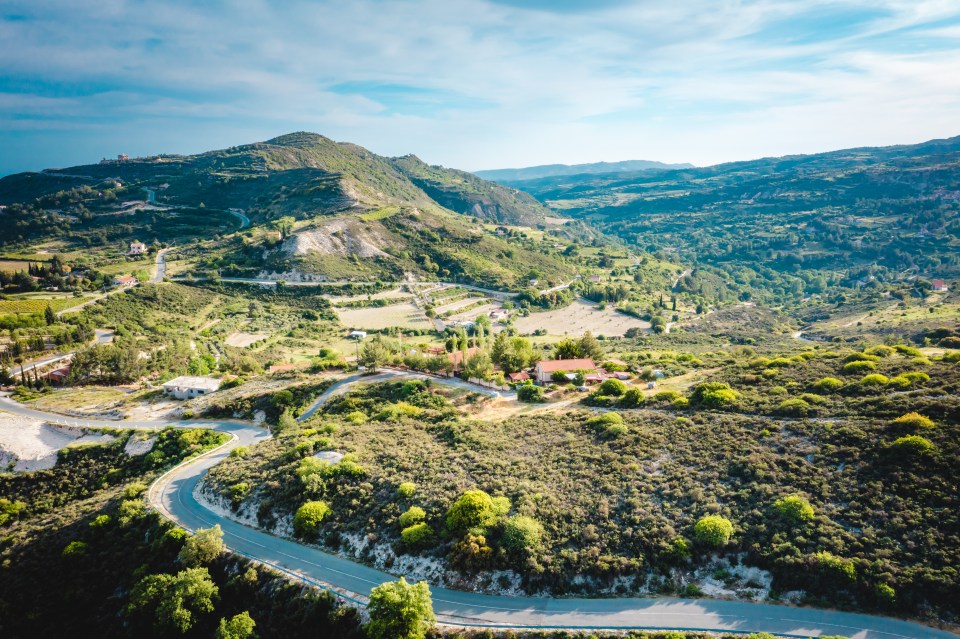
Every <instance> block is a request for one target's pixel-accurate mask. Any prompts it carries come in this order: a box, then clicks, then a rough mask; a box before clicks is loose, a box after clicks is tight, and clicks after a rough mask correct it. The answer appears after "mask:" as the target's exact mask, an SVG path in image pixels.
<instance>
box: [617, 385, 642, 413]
mask: <svg viewBox="0 0 960 639" xmlns="http://www.w3.org/2000/svg"><path fill="white" fill-rule="evenodd" d="M644 401H645V400H644V397H643V393H642V392H641V391H640V389H639V388H628V389H627V392H625V393H624V394H623V396H622V397H621V398H620V406H623V407H624V408H637V407H638V406H643V404H644Z"/></svg>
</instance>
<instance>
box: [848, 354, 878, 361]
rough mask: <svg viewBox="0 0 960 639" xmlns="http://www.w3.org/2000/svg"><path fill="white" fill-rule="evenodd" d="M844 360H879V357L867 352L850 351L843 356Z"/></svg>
mask: <svg viewBox="0 0 960 639" xmlns="http://www.w3.org/2000/svg"><path fill="white" fill-rule="evenodd" d="M843 361H844V362H851V363H852V362H879V361H880V358H879V357H877V356H876V355H870V354H869V353H852V354H850V355H847V356H846V357H844V358H843Z"/></svg>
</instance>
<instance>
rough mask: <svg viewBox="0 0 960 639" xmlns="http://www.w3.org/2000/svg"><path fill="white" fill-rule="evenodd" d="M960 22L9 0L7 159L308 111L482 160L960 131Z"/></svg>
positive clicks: (453, 4) (363, 133)
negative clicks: (58, 143)
mask: <svg viewBox="0 0 960 639" xmlns="http://www.w3.org/2000/svg"><path fill="white" fill-rule="evenodd" d="M958 29H960V7H958V6H957V4H956V2H953V1H950V0H879V1H874V0H808V1H805V2H795V1H792V0H739V1H736V0H734V1H732V2H722V3H717V2H714V1H710V0H690V1H688V2H682V3H680V2H670V3H668V2H659V1H653V0H650V1H642V2H626V1H618V0H606V1H603V2H598V1H597V0H594V1H592V2H583V1H580V0H559V1H558V0H551V1H549V2H548V1H547V0H543V1H540V0H537V1H536V2H531V1H526V0H524V1H523V2H520V1H519V0H515V1H514V0H500V1H498V2H484V1H479V0H470V1H468V0H423V1H404V2H388V1H384V0H354V1H352V2H349V3H332V2H308V1H292V2H284V3H269V2H266V1H261V0H211V1H209V2H204V3H199V2H189V1H187V0H169V1H167V2H164V3H151V2H140V1H135V0H102V1H100V2H97V3H76V2H69V1H68V0H34V1H30V2H27V1H24V0H13V1H12V2H6V3H4V4H3V5H0V145H2V146H3V147H4V148H5V149H8V150H9V152H4V153H3V154H2V159H0V173H5V172H10V171H14V170H22V169H27V168H40V167H43V166H47V165H53V164H63V163H74V162H82V161H93V160H96V159H98V158H99V157H100V156H103V155H112V154H114V153H116V152H119V151H127V152H131V153H152V152H160V151H181V152H190V151H200V150H204V149H207V148H212V147H217V146H227V145H232V144H238V143H242V142H247V141H253V140H257V139H263V138H266V137H271V136H273V135H276V134H279V133H282V132H286V131H290V130H297V129H308V130H315V131H318V132H321V133H324V134H326V135H329V136H331V137H334V138H337V139H344V140H350V141H355V142H357V143H360V144H363V145H364V146H367V147H369V148H371V149H372V150H374V151H377V152H380V153H386V154H402V153H406V152H415V153H417V154H418V155H420V156H421V157H424V158H425V159H427V160H428V161H432V162H438V163H443V164H447V165H452V166H458V167H462V168H468V169H473V168H485V167H496V166H504V165H511V166H516V165H522V164H532V163H543V162H554V161H558V162H581V161H595V160H616V159H627V158H650V159H660V160H666V161H693V162H697V163H710V162H716V161H723V160H730V159H741V158H747V157H753V156H757V155H764V154H784V153H793V152H810V151H816V150H820V149H826V148H838V147H843V146H852V145H862V144H886V143H897V142H910V141H919V140H922V139H926V138H931V137H942V136H946V135H955V134H958V133H960V118H958V117H957V116H956V114H957V113H960V90H958V89H960V86H958V84H960V31H958ZM56 139H60V140H62V143H61V144H60V145H57V144H54V143H53V141H54V140H56Z"/></svg>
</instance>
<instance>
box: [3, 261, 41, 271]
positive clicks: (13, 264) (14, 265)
mask: <svg viewBox="0 0 960 639" xmlns="http://www.w3.org/2000/svg"><path fill="white" fill-rule="evenodd" d="M31 264H35V262H25V261H23V260H7V259H3V258H0V271H6V272H8V273H16V272H17V271H26V270H27V269H28V268H29V267H30V265H31Z"/></svg>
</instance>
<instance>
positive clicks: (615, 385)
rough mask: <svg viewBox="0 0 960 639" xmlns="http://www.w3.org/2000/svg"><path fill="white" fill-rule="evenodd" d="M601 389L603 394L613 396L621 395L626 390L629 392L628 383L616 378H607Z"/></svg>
mask: <svg viewBox="0 0 960 639" xmlns="http://www.w3.org/2000/svg"><path fill="white" fill-rule="evenodd" d="M599 391H600V394H601V395H610V396H613V397H620V396H621V395H623V394H624V393H625V392H627V385H626V384H624V383H623V382H622V381H620V380H619V379H616V378H611V379H605V380H603V382H602V383H601V384H600V389H599Z"/></svg>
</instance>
